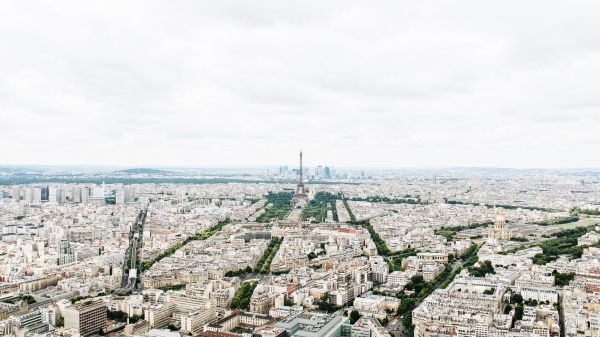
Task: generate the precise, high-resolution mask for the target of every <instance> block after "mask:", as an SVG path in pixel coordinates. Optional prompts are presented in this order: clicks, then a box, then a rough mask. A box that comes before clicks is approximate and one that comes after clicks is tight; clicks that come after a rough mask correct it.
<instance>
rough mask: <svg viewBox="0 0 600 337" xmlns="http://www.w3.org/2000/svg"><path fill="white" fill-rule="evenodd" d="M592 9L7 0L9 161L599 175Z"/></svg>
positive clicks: (0, 123)
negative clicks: (301, 164)
mask: <svg viewBox="0 0 600 337" xmlns="http://www.w3.org/2000/svg"><path fill="white" fill-rule="evenodd" d="M598 10H600V3H591V2H579V1H574V2H568V3H560V4H556V3H553V4H549V3H548V2H547V1H531V2H527V3H523V2H516V1H509V2H506V1H502V2H501V1H489V2H486V3H485V4H482V3H481V2H478V1H456V2H428V3H415V2H399V1H382V2H376V3H361V2H354V1H331V2H326V3H323V2H317V1H307V2H302V3H297V2H285V1H284V2H282V1H259V2H250V3H249V2H245V1H218V2H193V1H183V2H177V3H173V2H167V1H132V2H125V3H123V2H114V1H101V2H100V1H93V2H79V1H67V2H66V3H65V2H63V3H61V4H60V5H58V4H56V3H52V2H34V4H31V3H29V2H28V3H24V2H17V1H6V2H2V3H0V39H1V40H2V41H3V48H2V51H0V67H1V68H2V69H3V71H2V76H0V144H1V146H0V166H2V165H5V164H11V165H34V164H38V165H84V166H90V165H105V166H119V167H157V166H163V167H237V166H275V165H283V164H286V165H296V163H297V153H298V151H299V149H301V148H302V149H303V150H304V153H305V163H306V165H307V166H315V165H331V166H336V167H374V168H439V167H442V168H446V167H508V168H577V167H581V168H600V156H598V155H597V152H598V148H599V146H600V132H598V130H600V109H599V108H600V98H599V96H598V92H600V85H599V84H598V80H597V78H599V77H600V30H598V29H596V26H597V24H596V21H597V15H596V13H598ZM533 17H535V20H532V18H533Z"/></svg>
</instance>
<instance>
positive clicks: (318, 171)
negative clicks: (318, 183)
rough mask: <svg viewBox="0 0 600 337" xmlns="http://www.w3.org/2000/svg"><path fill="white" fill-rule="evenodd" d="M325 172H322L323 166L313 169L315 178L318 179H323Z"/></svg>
mask: <svg viewBox="0 0 600 337" xmlns="http://www.w3.org/2000/svg"><path fill="white" fill-rule="evenodd" d="M324 174H325V171H324V170H323V166H321V165H319V166H317V167H315V177H316V178H318V179H321V178H323V176H324Z"/></svg>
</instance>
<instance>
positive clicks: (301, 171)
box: [298, 150, 304, 186]
mask: <svg viewBox="0 0 600 337" xmlns="http://www.w3.org/2000/svg"><path fill="white" fill-rule="evenodd" d="M303 171H304V170H303V169H302V150H300V181H298V186H304V179H303V174H304V172H303Z"/></svg>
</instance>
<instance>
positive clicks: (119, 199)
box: [115, 189, 125, 205]
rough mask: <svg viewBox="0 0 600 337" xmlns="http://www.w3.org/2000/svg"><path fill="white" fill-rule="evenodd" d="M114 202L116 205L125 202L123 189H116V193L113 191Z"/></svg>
mask: <svg viewBox="0 0 600 337" xmlns="http://www.w3.org/2000/svg"><path fill="white" fill-rule="evenodd" d="M115 203H116V204H117V205H124V204H125V191H124V190H123V189H120V190H117V193H115Z"/></svg>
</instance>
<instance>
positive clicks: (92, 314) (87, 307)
mask: <svg viewBox="0 0 600 337" xmlns="http://www.w3.org/2000/svg"><path fill="white" fill-rule="evenodd" d="M106 310H107V308H106V303H104V302H102V301H90V302H83V303H77V304H74V305H72V306H70V307H67V308H65V309H64V310H63V315H64V318H65V328H70V329H74V330H75V331H77V332H78V333H79V334H80V335H81V336H88V335H91V334H94V333H97V332H98V331H99V330H100V329H102V328H103V327H105V326H106Z"/></svg>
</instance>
